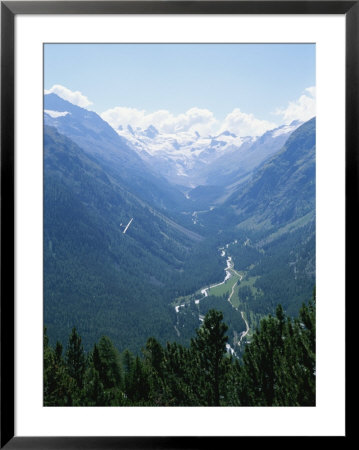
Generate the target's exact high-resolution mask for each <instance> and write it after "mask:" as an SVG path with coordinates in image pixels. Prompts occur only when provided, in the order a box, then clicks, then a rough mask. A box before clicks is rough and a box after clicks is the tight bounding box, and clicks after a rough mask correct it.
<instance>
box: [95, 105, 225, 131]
mask: <svg viewBox="0 0 359 450" xmlns="http://www.w3.org/2000/svg"><path fill="white" fill-rule="evenodd" d="M101 117H102V118H103V119H104V120H106V121H107V122H108V123H109V124H110V125H111V126H112V127H113V128H115V129H117V128H118V127H119V126H120V125H122V126H124V127H126V126H127V125H131V126H132V127H133V128H136V127H140V128H142V129H145V128H147V127H148V126H149V125H153V126H155V127H156V128H157V129H158V130H159V131H160V132H162V133H168V134H173V133H178V132H183V131H198V132H199V133H200V134H201V135H208V134H211V133H213V132H215V131H216V130H217V129H218V127H219V124H218V121H217V120H216V118H215V117H214V115H213V113H212V112H211V111H209V110H208V109H200V108H191V109H189V110H188V111H187V112H185V113H182V114H178V115H174V114H172V113H170V112H169V111H167V110H164V109H162V110H158V111H155V112H151V113H147V112H146V111H145V110H140V109H136V108H128V107H123V106H117V107H115V108H112V109H109V110H107V111H105V112H103V113H102V114H101Z"/></svg>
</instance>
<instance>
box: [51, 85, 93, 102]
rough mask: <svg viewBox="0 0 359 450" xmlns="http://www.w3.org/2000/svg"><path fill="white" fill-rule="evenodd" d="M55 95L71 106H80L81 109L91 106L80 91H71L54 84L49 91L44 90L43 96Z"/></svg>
mask: <svg viewBox="0 0 359 450" xmlns="http://www.w3.org/2000/svg"><path fill="white" fill-rule="evenodd" d="M52 93H54V94H57V95H58V96H59V97H61V98H63V99H64V100H67V101H68V102H70V103H72V104H73V105H76V106H80V107H81V108H87V107H88V106H90V105H92V102H91V101H90V100H89V99H88V98H87V97H86V96H85V95H83V94H82V93H81V92H80V91H71V90H70V89H68V88H66V87H65V86H61V84H55V85H54V86H52V88H51V89H48V90H45V94H52Z"/></svg>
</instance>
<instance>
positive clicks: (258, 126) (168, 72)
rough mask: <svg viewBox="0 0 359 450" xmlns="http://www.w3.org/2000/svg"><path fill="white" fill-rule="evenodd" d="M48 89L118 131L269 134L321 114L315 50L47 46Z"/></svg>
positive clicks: (216, 46)
mask: <svg viewBox="0 0 359 450" xmlns="http://www.w3.org/2000/svg"><path fill="white" fill-rule="evenodd" d="M44 88H45V92H55V93H57V94H58V95H60V96H62V97H63V98H65V99H67V100H70V101H72V102H73V103H75V104H78V105H79V106H82V107H85V108H88V109H91V110H94V111H96V112H97V113H98V114H100V115H101V116H102V117H103V118H104V119H105V120H107V121H108V122H109V123H110V124H111V125H112V126H114V127H118V126H119V125H127V124H131V125H134V126H140V127H145V126H148V125H150V124H153V125H154V126H156V127H157V128H158V129H160V130H161V131H164V132H176V130H177V131H181V130H182V131H186V130H190V129H192V128H196V130H198V131H200V132H202V133H207V134H208V133H214V132H216V131H220V130H222V131H223V130H224V129H225V128H226V129H229V130H230V131H233V132H237V133H240V134H252V135H253V134H262V132H264V131H266V130H267V129H270V128H274V127H275V126H278V125H281V124H283V123H290V122H291V121H292V120H295V119H299V120H308V119H309V118H311V117H312V116H313V115H315V45H314V44H45V45H44Z"/></svg>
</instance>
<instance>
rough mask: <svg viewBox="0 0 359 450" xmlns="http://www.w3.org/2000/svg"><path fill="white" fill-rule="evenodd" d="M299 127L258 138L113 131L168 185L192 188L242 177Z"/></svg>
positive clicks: (149, 130) (293, 125) (227, 133)
mask: <svg viewBox="0 0 359 450" xmlns="http://www.w3.org/2000/svg"><path fill="white" fill-rule="evenodd" d="M300 124H301V122H299V121H296V122H292V123H291V124H290V125H282V126H281V127H278V128H276V129H274V130H271V131H267V132H266V133H265V134H264V135H263V136H260V137H256V136H254V137H252V136H245V137H242V136H236V135H235V134H234V133H231V132H230V131H224V132H222V133H220V134H218V135H217V136H206V137H203V136H200V134H199V133H198V132H196V131H194V132H189V131H181V132H178V133H173V134H168V133H161V132H160V131H159V130H157V129H156V128H155V127H154V126H153V125H150V126H149V127H148V128H146V129H141V128H139V127H136V128H133V127H131V126H130V125H128V126H127V127H123V126H120V127H118V128H117V130H116V131H117V133H118V134H119V136H121V137H122V138H124V139H126V141H127V142H128V143H129V145H130V146H131V147H132V148H133V150H134V151H135V152H136V153H137V154H138V155H139V156H141V158H142V159H143V160H145V161H146V162H147V163H148V164H150V165H151V166H152V167H153V168H154V169H156V170H157V171H158V172H159V173H160V174H161V175H163V176H164V177H166V178H167V179H168V180H169V181H171V182H174V183H176V184H179V185H183V186H187V187H195V186H198V185H202V184H212V183H214V184H223V181H225V180H226V181H228V178H227V177H228V175H229V174H230V173H232V172H237V171H238V170H240V175H243V174H244V173H246V172H248V170H251V169H253V168H254V167H255V166H256V165H258V164H260V163H261V162H262V161H264V160H265V159H266V158H268V157H269V156H271V155H272V154H273V153H275V152H276V151H278V150H279V149H280V148H281V146H282V145H283V144H284V143H285V141H286V140H287V138H288V137H289V136H290V134H291V133H292V132H293V131H294V130H295V129H296V128H297V127H298V126H299V125H300ZM219 167H221V175H219V173H218V168H219ZM223 176H224V178H223Z"/></svg>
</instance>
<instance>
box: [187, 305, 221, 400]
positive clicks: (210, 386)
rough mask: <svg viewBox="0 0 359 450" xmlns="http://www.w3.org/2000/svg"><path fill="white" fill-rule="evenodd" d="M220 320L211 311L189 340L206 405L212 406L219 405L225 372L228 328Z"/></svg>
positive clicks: (219, 316) (217, 315) (218, 314)
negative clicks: (198, 370)
mask: <svg viewBox="0 0 359 450" xmlns="http://www.w3.org/2000/svg"><path fill="white" fill-rule="evenodd" d="M222 320H223V314H222V313H221V312H218V311H215V310H213V309H211V310H210V311H208V313H207V314H206V316H205V318H204V321H203V325H202V326H201V327H200V328H199V329H198V330H197V336H196V337H195V338H194V339H192V340H191V348H192V350H193V353H194V355H195V358H196V360H197V361H198V364H199V369H200V373H201V375H200V376H201V378H202V380H203V381H204V389H205V393H204V394H205V398H206V403H207V404H208V405H214V406H219V405H220V380H221V378H222V377H223V376H224V375H225V371H226V365H225V361H224V355H225V354H226V343H227V341H228V337H227V336H226V332H227V330H228V327H227V325H226V324H224V323H223V322H222Z"/></svg>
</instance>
